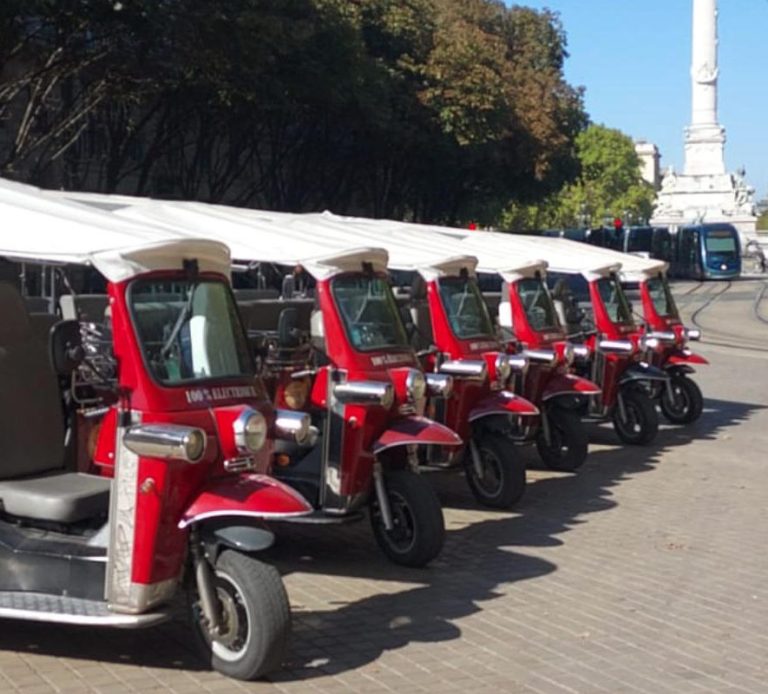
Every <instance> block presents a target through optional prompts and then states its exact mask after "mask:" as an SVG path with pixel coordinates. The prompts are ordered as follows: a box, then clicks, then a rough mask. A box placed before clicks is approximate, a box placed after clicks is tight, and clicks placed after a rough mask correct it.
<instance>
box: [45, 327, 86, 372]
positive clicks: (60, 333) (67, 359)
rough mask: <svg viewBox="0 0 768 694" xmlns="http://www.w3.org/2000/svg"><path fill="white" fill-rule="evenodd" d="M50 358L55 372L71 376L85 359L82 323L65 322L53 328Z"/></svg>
mask: <svg viewBox="0 0 768 694" xmlns="http://www.w3.org/2000/svg"><path fill="white" fill-rule="evenodd" d="M50 357H51V366H52V367H53V370H54V371H55V372H56V373H57V374H59V375H61V376H68V375H69V374H71V373H72V372H73V371H74V370H75V369H76V368H77V367H78V366H80V364H81V363H82V362H83V359H85V350H84V349H83V343H82V339H81V337H80V321H76V320H64V321H60V322H59V323H56V325H54V326H53V327H52V328H51V334H50Z"/></svg>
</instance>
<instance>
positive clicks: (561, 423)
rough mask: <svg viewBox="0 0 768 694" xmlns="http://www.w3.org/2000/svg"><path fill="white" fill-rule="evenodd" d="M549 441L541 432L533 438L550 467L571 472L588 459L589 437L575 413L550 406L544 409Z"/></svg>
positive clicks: (541, 455) (578, 415) (582, 422)
mask: <svg viewBox="0 0 768 694" xmlns="http://www.w3.org/2000/svg"><path fill="white" fill-rule="evenodd" d="M547 420H548V422H549V438H550V443H549V444H547V441H546V439H545V438H544V432H543V431H539V433H538V436H537V437H536V448H537V450H538V451H539V456H540V457H541V459H542V461H544V464H545V465H546V466H547V467H548V468H550V469H551V470H559V471H561V472H573V471H574V470H577V469H578V468H580V467H581V465H582V463H583V462H584V461H585V460H586V458H587V451H588V449H589V437H588V435H587V429H586V427H585V426H584V421H583V420H582V418H581V415H580V414H579V413H578V412H574V411H573V410H564V409H563V408H561V407H553V408H551V409H550V410H549V411H548V412H547Z"/></svg>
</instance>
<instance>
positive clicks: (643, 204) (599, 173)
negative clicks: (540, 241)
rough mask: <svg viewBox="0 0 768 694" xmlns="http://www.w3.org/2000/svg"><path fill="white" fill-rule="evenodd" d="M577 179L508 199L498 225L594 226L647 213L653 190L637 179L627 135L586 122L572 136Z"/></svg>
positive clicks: (636, 164)
mask: <svg viewBox="0 0 768 694" xmlns="http://www.w3.org/2000/svg"><path fill="white" fill-rule="evenodd" d="M576 153H577V159H578V163H579V166H580V173H579V175H578V178H577V179H576V180H575V181H573V182H572V183H568V184H566V185H565V186H564V187H563V189H562V190H560V191H559V192H557V193H555V194H554V195H551V196H549V197H548V198H546V199H545V200H543V201H541V202H540V203H538V204H534V205H521V204H519V203H513V204H512V205H510V207H509V208H508V209H507V210H506V211H505V213H504V216H503V226H505V227H506V228H510V229H540V228H567V227H575V226H581V225H584V224H591V225H593V226H599V225H601V224H603V222H604V221H605V220H606V219H607V218H613V217H621V218H624V219H625V222H626V221H627V218H629V221H634V222H640V221H643V222H644V221H646V220H648V219H649V218H650V216H651V212H652V211H653V202H654V199H655V195H656V194H655V191H654V189H653V186H651V185H650V184H649V183H647V182H646V181H644V180H643V178H642V175H641V173H640V160H639V158H638V156H637V153H636V152H635V147H634V144H633V142H632V139H631V138H630V137H628V136H627V135H625V134H623V133H622V132H620V131H619V130H614V129H611V128H607V127H605V126H604V125H595V124H593V125H590V126H589V127H588V128H586V129H585V130H584V131H582V132H581V133H579V135H578V136H577V137H576Z"/></svg>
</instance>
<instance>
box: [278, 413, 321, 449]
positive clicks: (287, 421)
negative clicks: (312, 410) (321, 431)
mask: <svg viewBox="0 0 768 694" xmlns="http://www.w3.org/2000/svg"><path fill="white" fill-rule="evenodd" d="M311 428H312V419H311V418H310V416H309V415H308V414H307V413H306V412H293V411H292V410H277V417H276V418H275V433H276V434H277V436H278V437H280V438H281V439H288V440H289V441H295V442H296V443H298V444H299V445H302V444H304V443H306V442H307V441H308V440H309V438H310V434H311Z"/></svg>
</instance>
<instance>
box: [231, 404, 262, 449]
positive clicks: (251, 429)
mask: <svg viewBox="0 0 768 694" xmlns="http://www.w3.org/2000/svg"><path fill="white" fill-rule="evenodd" d="M234 428H235V445H236V446H237V449H238V451H240V453H242V454H244V455H247V454H249V453H256V452H258V451H260V450H261V448H262V446H263V445H264V442H265V441H266V440H267V420H266V419H264V415H263V414H261V412H257V411H256V410H252V409H250V408H249V409H246V410H243V412H242V413H241V414H240V416H239V417H238V418H237V419H236V420H235V423H234Z"/></svg>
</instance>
